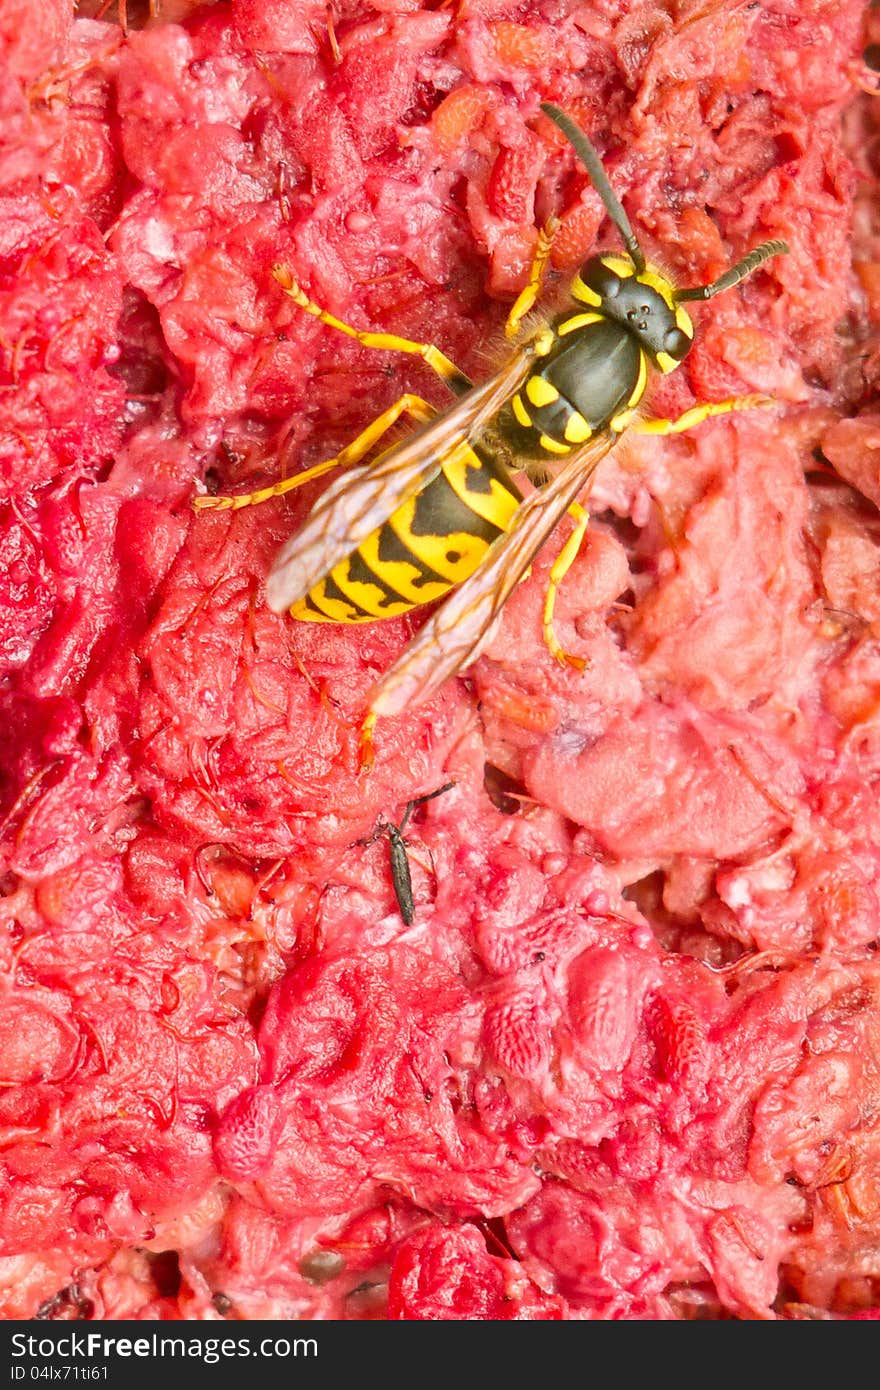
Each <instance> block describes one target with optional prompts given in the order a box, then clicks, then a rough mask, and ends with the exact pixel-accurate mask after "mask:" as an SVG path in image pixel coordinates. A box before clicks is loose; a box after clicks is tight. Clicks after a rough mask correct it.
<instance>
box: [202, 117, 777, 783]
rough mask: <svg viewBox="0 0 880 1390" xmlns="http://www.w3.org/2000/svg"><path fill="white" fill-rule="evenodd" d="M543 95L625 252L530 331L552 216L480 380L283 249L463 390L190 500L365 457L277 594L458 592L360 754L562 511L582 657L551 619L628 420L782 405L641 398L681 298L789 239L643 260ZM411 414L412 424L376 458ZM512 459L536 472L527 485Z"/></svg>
mask: <svg viewBox="0 0 880 1390" xmlns="http://www.w3.org/2000/svg"><path fill="white" fill-rule="evenodd" d="M541 109H542V111H543V112H544V113H545V114H546V115H547V116H549V118H550V120H551V121H553V122H554V123H555V124H556V125H557V126H558V127H559V129H560V130H561V131H562V132H563V134H564V135H565V136H566V138H567V139H568V141H569V143H570V144H571V145H572V147H573V149H574V151H575V153H576V154H577V156H578V158H579V159H580V161H581V163H582V164H583V166H584V168H585V169H586V171H587V173H588V175H589V177H590V180H591V182H592V184H593V187H594V188H595V190H596V192H597V193H598V195H599V197H600V199H601V200H602V203H603V205H604V207H605V210H606V212H607V213H608V216H609V218H610V219H611V221H612V222H613V223H614V225H615V227H616V228H617V230H618V232H619V233H620V236H621V238H622V240H623V244H624V247H625V253H624V254H622V255H614V254H611V255H609V254H603V255H597V256H591V257H590V258H589V260H587V261H586V263H585V264H584V266H583V267H582V268H581V270H580V271H579V273H578V274H577V275H576V276H575V277H574V280H573V281H572V282H571V284H570V286H569V287H568V297H569V301H570V303H569V304H568V306H567V307H565V308H563V309H562V311H561V312H558V313H556V314H555V316H554V317H552V318H550V319H549V320H544V321H542V322H540V323H539V324H538V325H537V326H534V324H533V323H532V324H530V326H528V327H527V328H526V329H525V330H524V329H523V320H524V319H525V318H526V316H527V315H529V314H530V312H531V310H532V309H533V308H534V307H535V305H536V303H537V301H538V298H539V296H540V292H541V287H542V284H543V279H544V271H545V267H546V264H547V259H548V256H549V252H550V247H551V243H552V236H553V230H554V224H553V223H552V222H551V223H550V224H548V226H547V227H546V228H545V229H544V230H543V231H542V232H541V234H540V235H539V238H538V243H537V249H536V252H535V256H534V260H533V263H532V267H531V270H530V273H529V277H528V280H527V283H526V286H525V288H524V289H523V291H522V293H521V294H520V295H519V297H518V298H517V300H516V302H515V303H514V305H513V307H512V309H511V310H510V313H509V315H508V319H507V325H506V332H507V336H508V338H509V339H511V340H513V342H514V345H513V346H512V350H511V353H510V355H509V357H508V358H507V360H506V361H505V362H504V363H503V365H502V366H501V367H500V368H499V369H498V371H497V372H496V373H495V374H494V375H493V376H491V377H490V378H489V379H488V380H487V381H484V382H481V383H480V384H478V385H474V383H473V382H471V380H470V379H469V378H468V377H467V376H466V375H465V373H464V372H463V371H461V370H460V368H458V367H457V366H456V365H455V364H454V363H453V362H451V361H450V360H449V358H448V357H446V356H445V355H444V354H443V353H442V352H441V351H440V349H439V348H437V347H435V346H434V345H433V344H430V343H419V342H413V341H411V340H410V339H407V338H401V337H398V336H396V335H395V334H393V333H381V332H378V333H377V332H369V331H362V330H361V329H358V328H353V327H352V326H351V325H350V324H347V323H344V322H343V321H342V320H341V319H338V318H336V317H335V315H333V314H331V313H328V312H327V311H326V310H325V309H322V308H321V307H320V306H319V305H317V304H315V303H314V302H313V301H312V300H311V299H309V298H308V296H307V295H306V294H305V292H304V291H303V290H302V289H301V288H300V286H299V285H298V284H297V282H296V280H295V279H294V278H293V275H292V274H291V272H290V271H289V270H288V269H287V268H286V267H285V266H281V265H278V266H276V267H275V268H274V271H273V274H274V276H275V279H276V280H277V282H278V284H279V285H280V286H281V288H282V289H283V290H284V291H285V293H286V294H288V295H289V296H290V298H291V299H292V300H293V301H294V303H295V304H297V305H298V306H299V307H300V308H301V309H302V310H304V312H305V313H307V314H312V315H313V316H314V317H315V318H317V319H320V321H321V322H322V323H324V324H327V325H328V326H329V327H331V328H335V329H336V330H338V331H339V332H341V333H345V334H347V335H348V336H349V337H352V338H355V339H357V341H358V342H359V343H361V344H362V345H363V346H364V347H368V348H379V349H383V350H387V351H396V352H404V353H413V354H415V355H416V356H418V357H421V358H422V360H423V361H424V362H426V363H427V365H428V366H429V367H431V368H432V369H433V371H434V372H436V374H437V375H438V376H439V377H440V378H441V379H442V380H443V381H444V382H445V384H446V386H447V387H448V388H449V389H450V390H451V391H452V393H453V394H454V395H455V396H456V397H457V399H456V400H455V401H454V402H453V403H452V404H451V405H450V406H449V407H448V408H447V409H446V410H443V411H437V410H436V409H435V408H434V407H433V406H431V405H429V404H428V402H427V401H425V400H423V399H422V398H421V397H419V396H416V395H413V394H411V393H409V392H407V393H406V394H405V395H403V396H401V397H400V399H399V400H398V401H396V402H395V403H394V404H393V405H391V406H389V407H388V408H387V409H386V410H383V411H382V412H381V414H379V415H378V416H377V417H376V418H375V419H374V420H372V421H371V422H370V424H368V425H367V427H366V429H364V430H363V431H362V432H361V433H360V434H359V435H358V436H357V438H356V439H354V440H353V441H352V442H351V443H350V444H348V445H347V446H346V447H345V448H344V449H343V450H342V451H341V452H340V453H339V454H337V455H336V456H335V457H334V458H331V459H327V460H325V461H324V462H323V463H319V464H317V465H316V466H315V467H313V468H309V469H307V470H305V471H304V472H302V473H299V474H296V475H295V476H293V477H291V478H287V479H285V480H284V481H283V482H279V483H276V484H275V485H274V486H272V487H267V488H262V489H261V490H259V491H257V492H249V493H245V494H243V495H241V496H237V497H199V498H197V499H196V502H195V505H196V506H197V507H200V508H239V507H247V506H252V505H254V504H255V503H258V502H263V501H266V500H267V499H268V498H270V497H280V496H281V495H282V494H284V493H286V492H289V491H290V490H291V489H293V488H297V487H301V486H302V485H303V484H304V483H307V482H312V481H313V480H314V479H315V478H318V477H320V476H321V475H322V474H324V473H326V472H328V471H329V470H330V469H333V468H350V467H353V469H354V471H353V472H346V473H344V474H343V476H342V477H340V478H338V479H337V480H336V482H334V483H333V484H332V485H331V486H330V487H329V488H328V489H327V490H326V491H325V492H324V493H323V495H322V496H321V497H320V498H319V499H318V501H317V502H316V504H315V506H314V507H313V508H312V511H311V513H310V514H309V516H308V518H307V519H306V521H305V524H304V525H303V526H302V528H301V529H300V530H299V531H297V532H296V533H295V534H294V535H293V536H291V538H290V540H288V541H287V542H286V544H285V545H284V546H283V547H282V548H281V551H280V552H279V554H278V556H277V557H276V559H275V562H274V564H273V565H272V569H271V571H270V573H269V576H268V579H267V581H266V596H267V599H268V602H269V605H270V607H271V608H272V609H274V611H275V612H278V613H282V612H284V610H285V609H287V610H289V612H290V614H291V615H292V616H293V617H294V618H298V619H300V620H301V621H305V622H322V623H327V622H332V623H364V622H375V621H376V620H377V619H381V618H389V617H394V616H397V615H398V614H400V613H405V612H407V611H409V610H410V609H412V608H416V607H418V606H420V605H422V604H427V603H434V602H435V601H436V600H438V599H443V598H445V602H444V603H442V604H441V605H440V606H439V607H438V608H437V609H436V611H435V612H434V613H433V614H432V615H431V616H430V617H429V618H428V620H427V621H426V622H425V623H424V625H423V626H422V627H421V628H420V630H419V631H418V633H417V634H416V635H415V637H414V638H413V639H412V641H411V642H410V643H409V645H408V646H407V647H406V648H405V649H404V650H403V652H402V653H401V655H400V656H399V657H398V658H397V660H396V661H395V662H394V663H393V664H392V666H391V667H389V669H388V670H387V671H386V672H385V674H384V675H383V676H382V678H381V679H380V680H379V681H378V682H377V684H376V685H375V686H374V687H373V689H372V691H371V692H370V695H369V698H368V704H367V713H366V717H365V719H364V722H363V726H362V734H361V755H362V763H363V765H364V766H369V764H370V762H371V761H372V739H373V730H374V727H375V724H376V720H377V719H378V717H379V716H380V715H391V714H397V713H399V712H400V711H401V710H402V709H404V707H405V706H407V705H409V704H415V703H418V702H421V701H423V700H426V699H428V698H429V697H430V696H432V695H433V694H435V693H436V691H437V690H438V689H439V688H440V687H441V686H442V685H443V683H444V682H445V681H446V680H448V679H449V678H450V677H451V676H453V675H454V674H455V673H456V672H458V671H461V670H463V669H464V668H465V667H466V666H468V665H470V663H471V662H472V661H473V660H474V659H475V658H476V657H477V656H478V655H479V653H480V652H481V651H482V650H483V648H484V647H485V646H486V644H487V642H488V641H489V639H490V637H491V636H492V633H493V631H494V629H495V626H496V623H497V620H498V618H499V616H500V614H501V610H502V608H503V606H504V603H505V601H506V599H507V598H508V596H509V595H510V594H511V592H512V591H513V590H514V589H515V588H516V586H517V584H518V583H519V582H520V580H521V579H523V578H524V577H525V575H526V574H527V573H528V570H529V567H530V565H531V562H532V560H533V559H534V557H535V555H536V553H537V552H538V550H539V549H540V547H541V546H542V545H543V543H544V541H545V540H546V539H547V538H548V536H549V535H550V534H551V532H552V531H553V529H554V528H555V527H556V525H557V524H558V522H559V521H560V520H561V518H562V517H563V516H564V515H565V514H566V513H568V514H569V515H570V516H571V518H572V520H573V522H574V527H573V529H572V532H571V535H570V536H569V537H568V539H567V540H566V542H565V544H564V545H563V547H562V549H561V551H560V553H559V555H558V557H557V559H556V560H555V562H554V564H553V566H552V567H551V570H550V575H549V581H548V586H547V594H546V599H545V603H544V614H543V625H544V636H545V639H546V642H547V646H548V647H549V649H550V651H551V652H552V653H553V655H554V656H555V657H556V658H557V659H558V660H559V661H561V662H563V663H566V662H567V663H571V664H572V665H575V666H583V664H584V663H583V661H582V660H581V659H580V658H577V657H574V656H571V655H569V654H568V653H567V652H565V651H564V650H563V648H562V647H561V645H560V643H559V642H558V641H557V638H556V636H555V634H554V631H553V612H554V606H555V600H556V591H557V589H558V587H559V584H560V582H561V581H562V578H563V576H564V575H565V573H566V571H567V570H568V569H569V567H570V566H571V564H572V562H573V560H574V559H575V557H576V555H577V553H578V549H579V548H580V545H581V542H582V540H583V537H584V533H585V531H586V528H587V523H588V519H589V518H588V513H587V511H586V510H585V508H584V506H583V505H582V499H584V498H585V495H586V493H587V490H588V486H589V483H590V480H591V478H592V476H593V474H594V472H595V470H596V468H597V466H598V465H599V463H600V462H601V461H602V459H603V458H604V457H605V455H606V454H607V453H608V452H609V450H610V449H611V448H613V446H614V444H615V443H616V442H617V440H618V439H619V438H620V436H621V434H622V433H623V432H624V430H626V429H632V430H636V431H639V432H642V433H650V434H678V433H680V432H682V431H684V430H689V429H692V428H693V427H694V426H695V425H699V424H701V423H702V421H704V420H707V419H709V418H710V417H711V416H714V415H723V414H726V413H728V412H729V411H734V410H748V409H751V408H752V407H754V406H761V405H769V404H772V398H770V397H768V396H761V395H749V396H733V397H730V398H729V399H728V400H723V401H713V402H711V403H709V402H707V403H705V404H703V405H697V406H694V407H692V408H691V409H690V410H687V411H685V413H684V414H683V415H681V416H680V417H679V418H678V419H674V420H672V419H653V418H647V419H646V418H644V417H640V416H639V415H638V413H637V408H638V406H639V403H640V401H641V400H642V397H643V396H644V393H645V390H646V387H647V385H648V379H649V376H650V374H651V373H652V372H655V371H659V372H661V373H669V372H672V371H674V370H675V368H676V367H678V366H679V364H680V363H681V362H682V360H683V359H684V358H685V356H686V355H687V353H688V352H689V350H690V348H691V346H692V345H693V339H694V328H693V324H692V322H691V319H690V317H689V315H688V313H687V311H686V310H685V308H684V307H683V306H684V304H685V303H686V302H688V301H689V300H706V299H711V298H712V297H713V296H714V295H716V294H720V293H722V292H723V291H724V290H728V289H731V288H732V287H733V286H734V285H736V284H738V283H739V282H740V281H741V280H743V279H744V278H745V277H746V276H747V275H751V274H752V272H753V271H755V270H757V268H758V266H760V265H762V264H763V262H764V261H766V260H768V259H769V258H770V257H771V256H779V255H784V254H785V253H787V251H788V247H787V245H786V244H785V242H783V241H765V242H762V243H761V244H760V245H759V246H756V247H755V249H754V250H753V251H750V252H749V253H748V255H746V256H743V258H742V259H741V260H739V261H737V262H736V264H735V265H733V266H731V268H730V269H729V270H728V271H726V272H725V274H724V275H722V276H721V277H720V278H719V279H717V280H715V281H713V282H712V283H711V284H709V285H700V286H696V287H693V288H689V289H679V288H677V287H676V286H675V284H674V283H673V282H672V281H671V280H670V279H668V277H667V276H666V275H664V274H663V273H662V271H660V270H658V269H657V268H656V267H655V266H652V265H650V264H649V263H648V262H647V261H646V259H645V256H644V253H643V252H642V249H641V247H640V245H639V243H638V240H637V239H636V236H635V233H634V232H633V229H632V227H631V225H630V222H629V218H628V217H627V215H626V212H625V211H624V209H623V207H622V205H621V203H620V202H619V200H618V198H617V196H616V195H615V193H614V190H613V189H612V187H611V185H610V183H609V181H608V178H607V175H606V174H605V170H604V169H603V167H602V163H601V160H600V159H599V155H598V154H597V152H596V150H595V149H594V147H593V145H592V143H591V142H590V140H589V139H588V138H587V136H586V135H585V134H584V132H583V131H582V130H581V129H580V128H579V127H578V126H577V125H576V124H575V122H574V121H572V120H571V118H570V117H569V116H567V115H566V114H565V112H563V111H561V110H560V109H559V107H557V106H554V105H552V104H551V103H549V102H547V103H544V104H543V105H542V107H541ZM403 417H408V418H409V419H410V420H411V421H412V422H413V423H414V425H415V426H416V428H415V430H414V431H413V432H412V433H411V434H409V435H408V437H407V438H406V439H404V440H403V441H402V442H400V443H396V444H394V445H392V446H391V447H390V448H386V449H384V450H383V451H382V452H381V453H379V454H378V455H377V456H376V457H374V458H372V459H371V460H370V461H369V462H365V460H367V459H368V456H369V455H370V454H371V453H372V452H373V450H374V448H375V446H376V445H377V444H378V443H379V441H380V440H381V439H382V437H383V436H384V435H386V434H387V433H388V431H389V430H390V429H391V428H392V427H393V426H394V425H395V424H396V423H397V421H398V420H400V419H401V418H403ZM517 474H524V475H525V476H526V478H528V479H529V481H530V482H531V483H532V484H533V487H534V490H533V491H531V492H530V493H529V495H528V496H525V497H524V496H523V493H522V492H521V490H520V488H519V487H518V486H517V483H516V475H517ZM450 591H453V592H450ZM447 595H448V597H446V596H447Z"/></svg>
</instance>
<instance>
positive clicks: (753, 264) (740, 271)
mask: <svg viewBox="0 0 880 1390" xmlns="http://www.w3.org/2000/svg"><path fill="white" fill-rule="evenodd" d="M788 251H789V248H788V244H787V242H784V241H762V242H761V245H760V246H756V247H755V249H754V251H750V252H749V254H748V255H747V256H743V258H742V260H741V261H737V263H736V265H732V266H731V267H730V269H729V270H726V271H725V272H724V274H723V275H722V276H721V277H720V278H719V279H718V280H713V282H712V284H711V285H696V286H694V288H693V289H690V290H676V291H675V296H674V297H675V299H676V300H677V301H678V302H679V303H680V302H681V301H682V300H684V299H712V298H713V297H714V296H715V295H716V294H723V292H724V291H725V290H730V289H732V288H733V286H734V285H738V284H739V282H740V280H744V279H745V278H746V276H747V275H751V273H752V271H753V270H757V269H758V266H759V265H763V263H764V261H767V260H769V259H770V257H771V256H787V255H788Z"/></svg>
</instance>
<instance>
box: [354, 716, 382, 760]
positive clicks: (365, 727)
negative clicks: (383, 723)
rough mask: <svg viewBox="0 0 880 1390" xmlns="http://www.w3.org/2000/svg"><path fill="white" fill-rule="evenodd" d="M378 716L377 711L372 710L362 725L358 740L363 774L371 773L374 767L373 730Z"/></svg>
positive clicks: (359, 758)
mask: <svg viewBox="0 0 880 1390" xmlns="http://www.w3.org/2000/svg"><path fill="white" fill-rule="evenodd" d="M378 717H379V716H378V715H377V713H376V711H375V710H372V709H371V710H370V712H369V714H368V715H367V716H366V718H365V719H364V722H363V724H361V733H360V738H359V740H358V762H359V765H360V771H361V772H369V771H370V768H371V767H372V766H373V757H374V753H373V730H374V729H375V727H376V720H377V719H378Z"/></svg>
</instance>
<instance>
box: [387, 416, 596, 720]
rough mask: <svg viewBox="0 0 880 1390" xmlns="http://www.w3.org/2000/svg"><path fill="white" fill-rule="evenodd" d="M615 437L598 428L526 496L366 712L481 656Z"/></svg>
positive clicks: (430, 689)
mask: <svg viewBox="0 0 880 1390" xmlns="http://www.w3.org/2000/svg"><path fill="white" fill-rule="evenodd" d="M616 442H617V436H616V435H612V434H600V435H596V436H595V438H593V439H591V440H589V442H588V443H587V444H585V445H584V447H583V448H582V449H579V450H578V452H577V453H576V454H572V456H571V458H569V459H567V460H566V462H565V464H564V466H563V467H562V468H561V469H560V471H559V473H557V475H556V477H555V478H554V479H552V481H550V482H549V483H546V484H545V485H544V486H543V487H541V488H540V489H538V490H536V491H535V492H533V493H532V494H531V495H530V496H529V497H527V498H526V500H525V501H524V502H523V504H522V506H521V507H519V509H518V510H517V512H516V514H515V516H514V518H513V521H512V523H511V526H510V529H509V530H508V531H506V532H505V534H504V535H502V536H499V537H498V539H497V540H496V541H494V542H493V544H492V546H491V548H490V550H489V552H488V554H487V556H486V558H485V559H484V560H483V562H482V564H481V565H479V567H478V568H477V569H476V570H475V571H474V573H473V574H472V575H470V576H469V577H468V578H467V579H466V580H465V581H464V582H463V583H462V584H461V585H460V586H459V588H457V589H455V590H453V592H452V593H451V594H450V595H449V597H448V598H447V599H446V600H445V601H444V602H443V604H442V605H441V606H440V607H439V608H438V609H437V610H436V612H435V613H434V614H433V615H432V616H431V617H430V618H429V619H428V621H427V622H426V623H425V624H424V626H423V627H421V628H420V629H419V631H418V633H417V634H416V636H415V637H414V638H413V640H412V641H411V642H410V644H409V646H407V647H406V648H405V649H404V651H403V652H402V653H401V654H400V656H399V657H398V658H397V660H396V661H395V662H394V664H393V665H392V666H390V667H389V668H388V670H387V671H386V672H385V675H384V676H383V677H382V679H381V680H380V681H378V682H377V684H376V685H375V686H374V687H373V690H372V692H371V695H370V709H371V711H374V712H375V713H376V714H398V713H399V712H400V711H401V710H402V709H404V708H405V706H407V705H413V704H420V703H421V702H422V701H423V700H427V699H429V698H430V696H432V695H434V694H435V693H436V692H437V691H438V690H439V689H440V687H441V686H442V685H443V684H444V682H445V681H447V680H448V679H449V678H450V676H454V675H455V674H456V673H457V672H458V671H461V670H463V669H464V667H466V666H469V665H470V664H471V662H472V661H474V660H475V659H476V657H478V656H479V654H480V652H481V651H482V650H483V648H484V647H485V646H486V644H487V643H488V641H489V639H490V638H491V637H492V634H493V632H494V630H495V626H496V624H497V622H498V619H499V618H500V617H501V610H502V608H503V607H504V604H505V603H506V601H507V599H508V598H509V596H510V594H511V593H512V592H513V590H514V589H515V588H516V586H517V584H518V583H519V582H520V580H521V579H522V578H523V576H524V575H525V573H526V571H527V570H528V568H529V565H530V564H531V562H532V560H533V559H534V557H535V554H536V552H537V551H538V550H539V549H540V547H541V546H542V545H543V544H544V542H545V541H546V540H547V538H548V536H549V535H550V533H551V532H552V531H553V529H554V527H555V526H557V525H558V523H559V521H560V520H561V518H562V516H563V515H564V514H565V512H566V510H567V509H568V508H569V507H570V506H571V504H572V502H574V501H576V500H577V498H578V497H579V496H580V495H581V494H582V493H583V491H584V489H585V487H586V486H587V483H588V482H589V480H590V478H591V477H592V475H593V473H594V472H595V470H596V468H597V467H598V465H599V464H600V463H601V461H602V459H603V458H605V455H606V454H607V453H608V452H609V451H610V450H611V449H612V448H613V447H614V445H615V444H616Z"/></svg>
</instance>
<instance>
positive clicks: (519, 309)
mask: <svg viewBox="0 0 880 1390" xmlns="http://www.w3.org/2000/svg"><path fill="white" fill-rule="evenodd" d="M558 226H559V219H558V218H557V217H551V218H550V221H549V222H548V223H547V224H546V225H545V226H544V227H542V228H541V230H540V231H539V232H538V244H537V246H536V247H535V254H534V256H533V257H532V265H531V269H530V270H529V278H528V280H527V281H526V283H525V287H524V288H523V289H522V290H520V292H519V294H518V295H517V297H516V299H515V301H514V303H513V307H512V309H511V310H510V313H509V314H508V315H507V323H506V324H505V325H504V332H505V334H506V335H507V337H508V338H515V337H516V335H517V333H518V332H519V330H520V325H521V323H522V321H523V319H524V318H525V316H526V314H527V313H528V312H529V310H530V309H533V308H534V306H535V303H536V302H537V299H538V296H539V294H540V293H541V286H542V285H543V283H544V271H545V270H546V268H547V257H548V256H549V255H550V247H551V245H552V244H553V234H554V232H555V231H556V228H557V227H558Z"/></svg>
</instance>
